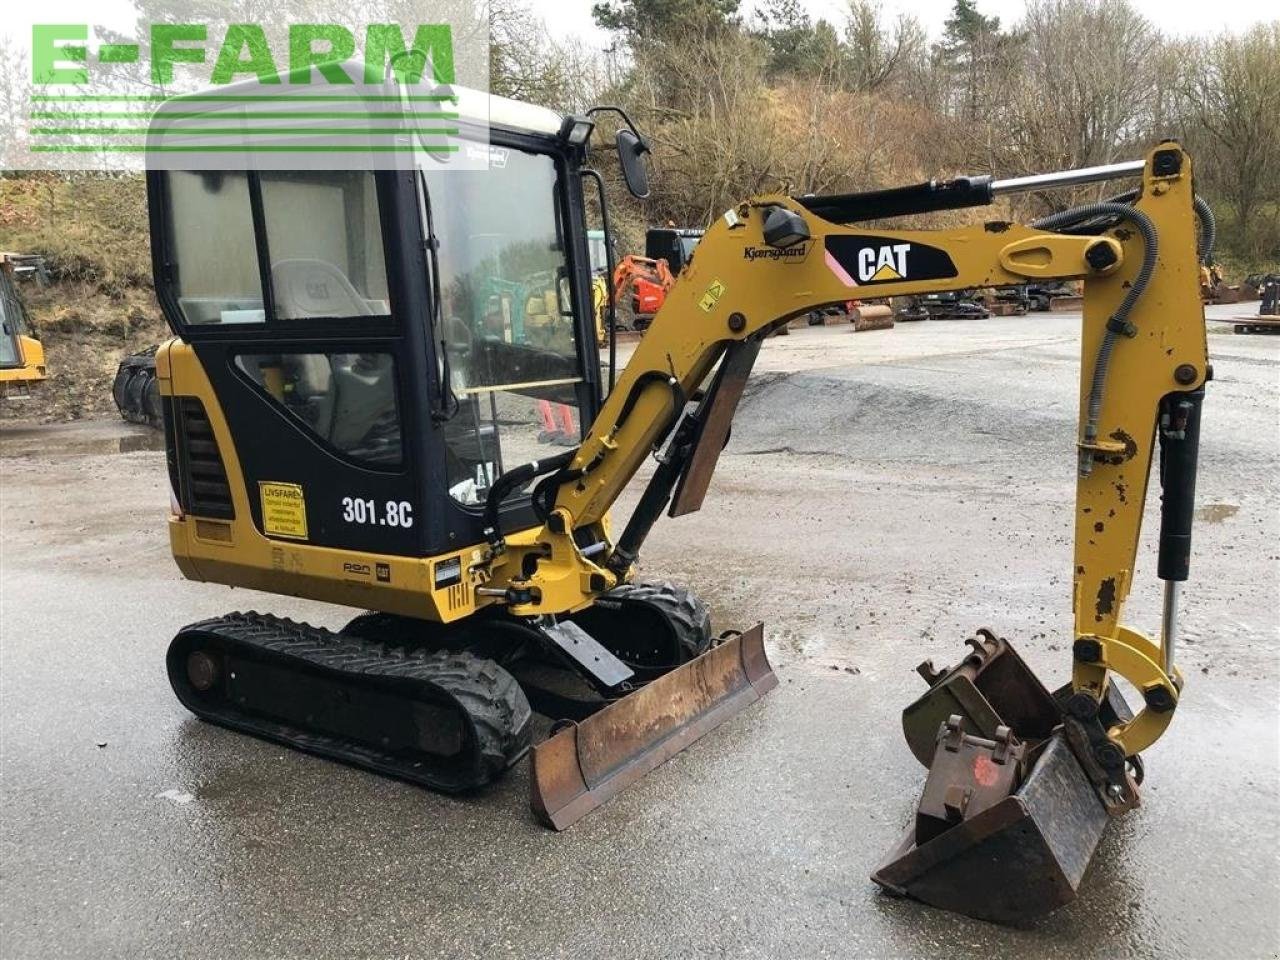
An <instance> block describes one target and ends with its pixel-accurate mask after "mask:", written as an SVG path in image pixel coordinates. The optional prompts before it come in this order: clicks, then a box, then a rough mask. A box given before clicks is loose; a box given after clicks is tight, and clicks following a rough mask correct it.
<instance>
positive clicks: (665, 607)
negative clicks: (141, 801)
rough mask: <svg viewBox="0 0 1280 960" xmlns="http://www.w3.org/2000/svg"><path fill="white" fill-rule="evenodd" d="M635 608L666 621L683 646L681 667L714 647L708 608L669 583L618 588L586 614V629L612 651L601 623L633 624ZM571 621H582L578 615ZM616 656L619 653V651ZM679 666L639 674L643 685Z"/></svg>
mask: <svg viewBox="0 0 1280 960" xmlns="http://www.w3.org/2000/svg"><path fill="white" fill-rule="evenodd" d="M635 605H641V606H644V607H647V608H648V609H649V610H651V611H652V612H654V613H656V614H658V615H659V616H660V617H662V618H663V620H665V621H666V623H667V624H668V626H669V627H670V628H671V630H672V631H673V632H674V633H675V637H676V641H677V643H678V644H679V647H680V652H681V656H682V660H681V663H684V662H688V661H689V660H692V659H694V658H695V657H698V656H701V655H702V654H704V653H706V652H707V648H708V647H710V646H711V614H710V613H709V612H708V611H707V608H706V605H705V604H704V603H703V602H702V601H701V600H699V599H698V598H697V597H696V596H694V595H693V594H692V593H691V592H690V591H688V590H686V589H685V588H684V587H681V586H678V585H677V584H674V583H670V582H667V581H652V582H645V581H641V582H638V583H624V584H621V585H619V586H617V587H614V588H613V589H612V590H610V591H608V592H607V593H603V594H601V595H600V596H599V597H598V598H597V599H596V602H595V603H594V604H592V606H591V607H589V608H588V609H587V610H586V611H583V615H582V616H581V620H582V621H583V623H582V625H583V626H584V627H585V628H586V629H587V630H588V632H589V633H591V635H592V636H593V637H595V638H596V639H597V640H599V641H600V643H602V644H604V646H605V647H610V643H609V633H610V631H609V629H608V627H607V626H605V625H604V624H602V623H601V622H600V621H601V620H604V619H607V618H609V617H618V618H619V619H621V620H630V619H631V613H630V611H631V610H634V607H635ZM570 619H578V615H575V616H574V617H571V618H570ZM610 649H612V648H611V647H610ZM613 652H614V653H618V651H617V650H614V651H613ZM679 665H680V664H678V663H677V664H671V665H670V666H668V667H667V668H666V669H661V670H644V669H643V668H641V669H638V670H637V674H638V676H639V679H641V680H642V681H648V680H652V679H654V678H655V677H656V676H660V675H661V674H663V673H666V672H668V670H670V669H671V668H672V667H676V666H679ZM633 667H634V665H633Z"/></svg>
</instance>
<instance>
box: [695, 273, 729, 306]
mask: <svg viewBox="0 0 1280 960" xmlns="http://www.w3.org/2000/svg"><path fill="white" fill-rule="evenodd" d="M723 296H724V284H723V283H721V282H720V281H719V280H712V281H711V286H709V287H707V292H706V293H704V294H703V295H702V299H701V300H699V301H698V306H700V307H701V308H702V312H703V313H710V312H711V308H712V307H714V306H715V305H716V304H717V303H719V302H720V298H721V297H723Z"/></svg>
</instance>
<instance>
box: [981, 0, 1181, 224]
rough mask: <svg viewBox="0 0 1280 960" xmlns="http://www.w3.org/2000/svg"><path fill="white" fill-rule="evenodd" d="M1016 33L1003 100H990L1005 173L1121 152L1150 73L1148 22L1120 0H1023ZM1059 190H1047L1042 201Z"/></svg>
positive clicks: (1144, 103) (1145, 98) (1144, 114)
mask: <svg viewBox="0 0 1280 960" xmlns="http://www.w3.org/2000/svg"><path fill="white" fill-rule="evenodd" d="M1020 35H1021V45H1020V57H1019V59H1018V66H1017V73H1016V74H1015V75H1014V76H1013V77H1012V78H1011V82H1010V83H1009V86H1008V88H1007V90H1006V93H1007V101H1006V102H1004V103H1001V102H1000V101H999V100H996V101H995V102H993V104H992V107H991V114H992V117H993V119H994V120H995V122H996V123H997V124H998V127H997V132H998V133H999V135H1000V137H1001V141H1000V142H999V143H997V144H995V145H994V149H993V159H994V160H995V161H996V162H998V163H999V164H1000V165H1001V166H1002V168H1003V169H1004V170H1006V171H1007V172H1010V173H1013V172H1021V171H1031V170H1045V169H1063V168H1067V167H1078V166H1090V165H1093V164H1100V163H1107V162H1110V161H1113V160H1116V159H1118V158H1120V157H1122V156H1127V155H1128V154H1130V153H1131V152H1132V151H1133V150H1134V149H1135V144H1137V143H1138V142H1139V141H1140V139H1141V137H1142V135H1143V133H1144V132H1145V128H1146V126H1147V122H1146V121H1147V119H1148V118H1149V116H1150V111H1151V108H1152V106H1153V102H1154V98H1153V90H1154V89H1155V88H1156V85H1157V81H1158V79H1159V78H1158V77H1157V76H1156V73H1155V68H1156V64H1157V62H1158V61H1157V56H1156V55H1157V53H1158V51H1159V49H1160V42H1161V41H1160V35H1159V33H1158V32H1157V31H1156V29H1155V28H1154V27H1153V26H1152V24H1151V23H1150V22H1149V21H1147V20H1146V19H1145V18H1144V17H1143V16H1142V15H1141V14H1140V13H1138V11H1137V10H1136V9H1135V8H1134V7H1133V6H1132V5H1131V4H1130V2H1129V0H1029V2H1028V4H1027V14H1026V18H1025V20H1024V21H1023V23H1022V27H1021V30H1020ZM1143 145H1144V146H1145V144H1143ZM1069 199H1070V198H1069V197H1064V196H1062V195H1060V194H1055V195H1054V196H1053V198H1052V200H1051V201H1050V202H1052V203H1054V204H1057V203H1062V202H1067V201H1068V200H1069ZM1046 200H1049V198H1046Z"/></svg>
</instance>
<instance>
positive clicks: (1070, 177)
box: [991, 160, 1147, 197]
mask: <svg viewBox="0 0 1280 960" xmlns="http://www.w3.org/2000/svg"><path fill="white" fill-rule="evenodd" d="M1146 165H1147V161H1145V160H1126V161H1124V162H1123V163H1107V164H1103V165H1102V166H1100V167H1081V168H1080V169H1079V170H1059V171H1057V172H1056V173H1035V174H1032V175H1031V176H1029V177H1010V178H1009V179H1008V180H993V181H991V193H992V195H993V196H997V197H998V196H1000V195H1001V194H1005V193H1026V192H1027V191H1029V190H1052V189H1056V188H1058V187H1073V186H1075V185H1076V184H1080V183H1099V182H1101V181H1103V180H1118V179H1120V178H1121V177H1136V176H1140V175H1141V174H1142V170H1143V168H1144V167H1145V166H1146Z"/></svg>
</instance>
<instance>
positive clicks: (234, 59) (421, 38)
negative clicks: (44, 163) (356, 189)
mask: <svg viewBox="0 0 1280 960" xmlns="http://www.w3.org/2000/svg"><path fill="white" fill-rule="evenodd" d="M89 33H90V29H89V25H88V24H84V23H80V24H36V25H35V26H34V27H32V29H31V74H32V76H31V79H32V82H33V83H35V84H39V85H47V84H87V83H88V82H89V67H88V65H89V64H90V63H91V62H92V60H93V59H96V60H97V62H98V63H100V64H120V63H137V62H139V60H140V59H141V58H142V57H143V56H144V55H148V56H149V60H150V68H151V69H150V73H151V80H152V82H153V83H156V84H169V83H172V82H173V80H174V65H175V64H205V63H208V62H209V43H210V41H211V40H213V39H214V38H212V37H211V36H210V33H211V31H210V29H209V27H208V26H207V25H205V24H200V23H153V24H152V25H151V30H150V40H151V42H150V44H149V47H148V48H146V51H147V52H144V48H143V47H142V45H140V44H137V43H103V44H100V45H99V46H98V48H97V50H96V51H95V52H96V58H92V57H91V56H90V53H91V51H90V49H89V46H88V43H87V41H88V39H89ZM364 39H365V42H364V64H363V68H362V72H363V74H364V82H365V83H379V82H381V81H382V79H383V78H384V76H385V73H386V71H387V70H388V68H389V69H390V70H391V72H393V73H394V75H395V78H396V80H397V81H398V82H400V83H405V84H415V83H419V82H421V80H422V78H423V75H424V73H428V72H429V73H430V75H431V78H432V79H433V80H434V81H435V83H453V80H454V64H453V31H452V29H451V28H450V26H449V25H448V24H447V23H433V24H421V25H419V26H418V27H417V29H416V31H415V32H414V36H413V44H412V46H407V45H406V44H405V38H404V32H403V29H402V27H401V26H400V24H396V23H371V24H369V25H368V26H367V27H365V38H364ZM355 52H356V38H355V34H354V33H353V32H352V30H350V29H349V28H347V27H344V26H341V25H339V24H323V23H298V24H292V25H290V26H289V27H288V53H287V57H286V58H285V59H286V61H287V64H288V71H287V78H288V81H289V82H290V83H293V84H308V83H311V80H312V74H313V72H314V73H317V74H318V75H319V77H320V78H322V80H323V82H326V83H330V84H336V85H339V86H341V85H350V84H354V83H355V82H356V80H355V78H354V77H352V76H351V74H350V73H349V72H348V70H347V69H346V68H345V64H346V62H347V61H349V60H351V59H352V58H353V57H354V56H355ZM280 62H281V58H280V57H278V56H277V54H276V53H274V52H273V51H272V49H271V44H270V42H269V41H268V39H267V31H266V29H264V28H263V27H262V26H260V25H258V24H253V23H233V24H231V25H229V26H228V27H227V28H226V33H225V35H224V36H223V37H222V39H221V41H220V42H217V56H216V58H214V60H213V64H212V71H211V73H210V75H209V77H208V83H209V84H210V85H211V86H219V85H224V84H229V83H235V82H236V81H237V80H243V79H250V78H253V79H256V80H257V81H258V82H259V83H280V82H281V81H282V72H281V70H280V66H279V64H280Z"/></svg>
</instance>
